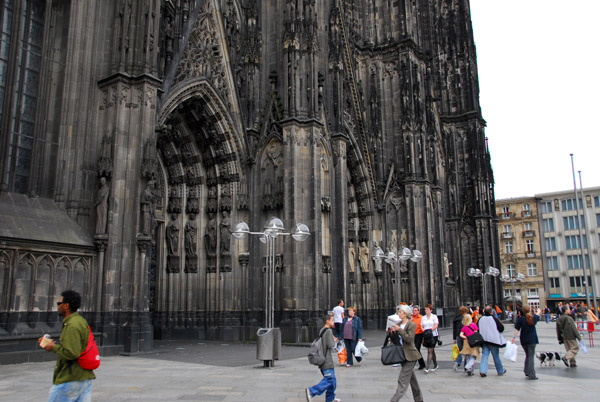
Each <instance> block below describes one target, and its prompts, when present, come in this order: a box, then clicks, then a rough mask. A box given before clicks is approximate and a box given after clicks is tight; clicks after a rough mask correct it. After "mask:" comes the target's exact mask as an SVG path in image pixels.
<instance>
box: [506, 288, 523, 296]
mask: <svg viewBox="0 0 600 402" xmlns="http://www.w3.org/2000/svg"><path fill="white" fill-rule="evenodd" d="M512 295H513V291H512V288H510V289H504V297H511V296H512ZM515 296H516V297H521V289H515Z"/></svg>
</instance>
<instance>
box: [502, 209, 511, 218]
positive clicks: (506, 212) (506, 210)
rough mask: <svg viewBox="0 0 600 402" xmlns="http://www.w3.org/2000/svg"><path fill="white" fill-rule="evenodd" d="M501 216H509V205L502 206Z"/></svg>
mask: <svg viewBox="0 0 600 402" xmlns="http://www.w3.org/2000/svg"><path fill="white" fill-rule="evenodd" d="M502 216H503V217H504V218H510V208H509V207H502Z"/></svg>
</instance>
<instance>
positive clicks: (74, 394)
mask: <svg viewBox="0 0 600 402" xmlns="http://www.w3.org/2000/svg"><path fill="white" fill-rule="evenodd" d="M91 400H92V380H85V381H70V382H65V383H62V384H58V385H53V386H52V388H50V396H49V397H48V402H91Z"/></svg>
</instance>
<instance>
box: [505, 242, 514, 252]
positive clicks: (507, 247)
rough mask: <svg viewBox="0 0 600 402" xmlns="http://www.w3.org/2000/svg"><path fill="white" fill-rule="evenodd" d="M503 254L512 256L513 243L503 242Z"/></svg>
mask: <svg viewBox="0 0 600 402" xmlns="http://www.w3.org/2000/svg"><path fill="white" fill-rule="evenodd" d="M504 252H505V253H506V254H512V253H513V242H512V241H505V242H504Z"/></svg>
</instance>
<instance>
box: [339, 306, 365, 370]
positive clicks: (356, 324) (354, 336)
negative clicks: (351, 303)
mask: <svg viewBox="0 0 600 402" xmlns="http://www.w3.org/2000/svg"><path fill="white" fill-rule="evenodd" d="M342 334H343V335H344V344H345V345H346V351H347V357H346V367H352V364H353V362H352V355H354V351H355V349H356V343H357V342H360V341H362V320H361V319H360V318H359V317H358V316H357V315H356V308H355V307H348V317H344V321H343V323H342ZM354 357H355V358H356V361H357V362H358V365H359V366H360V365H361V362H362V357H361V356H354Z"/></svg>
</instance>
